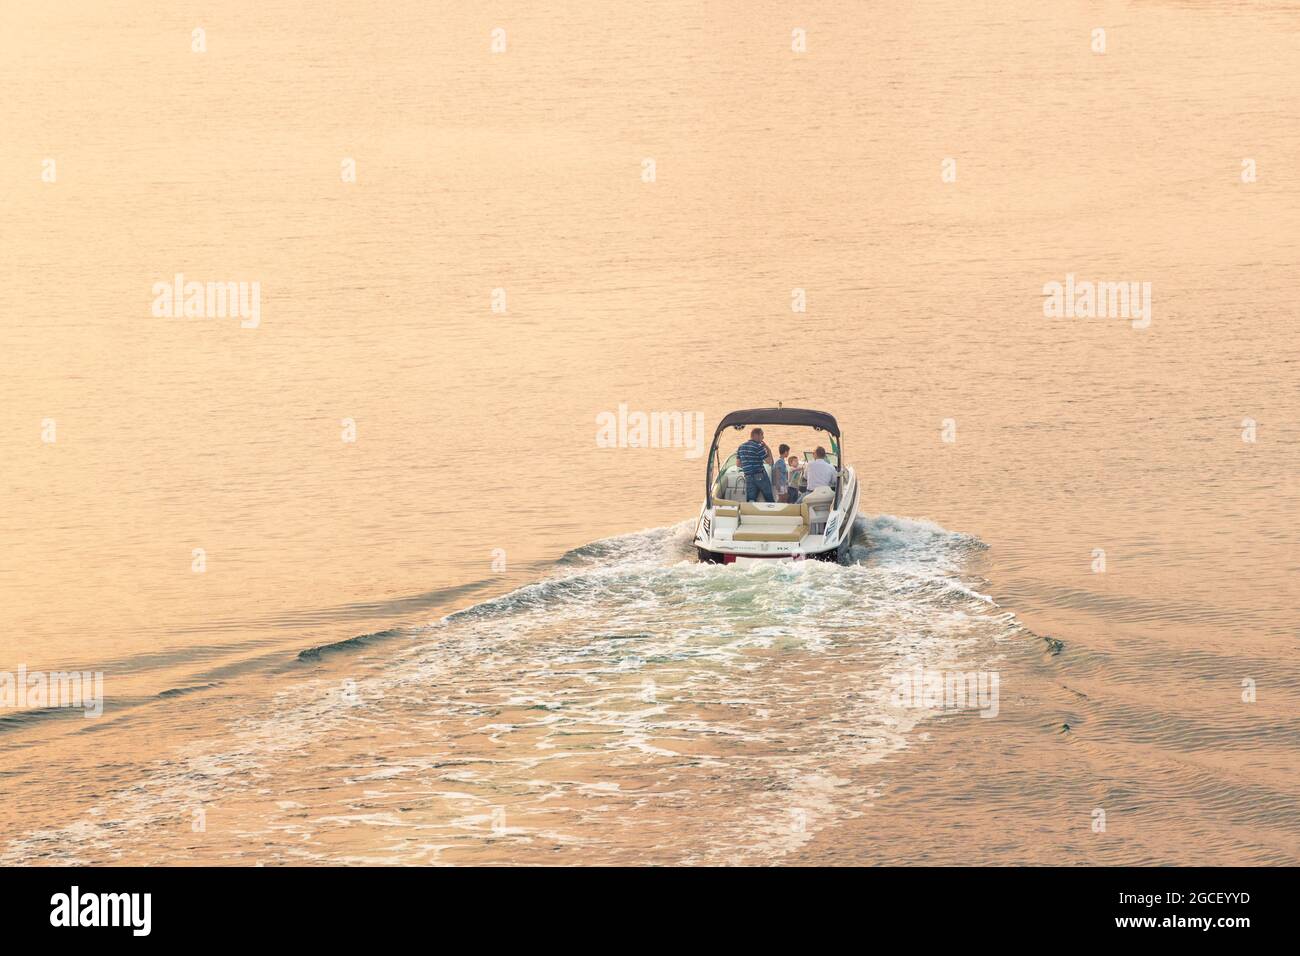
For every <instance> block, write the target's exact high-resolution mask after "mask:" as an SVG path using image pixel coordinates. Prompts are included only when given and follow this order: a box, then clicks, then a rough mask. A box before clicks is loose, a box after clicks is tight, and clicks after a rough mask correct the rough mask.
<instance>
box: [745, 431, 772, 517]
mask: <svg viewBox="0 0 1300 956" xmlns="http://www.w3.org/2000/svg"><path fill="white" fill-rule="evenodd" d="M736 464H738V465H740V470H741V471H743V472H744V473H745V500H746V501H757V500H758V496H759V495H760V494H761V495H762V496H763V498H764V500H765V501H775V500H776V499H775V498H773V497H772V479H771V478H769V477H768V476H767V472H766V471H765V470H764V468H763V465H765V464H767V465H770V464H772V449H770V448H768V447H767V444H766V443H765V442H764V441H763V429H761V428H755V429H754V430H753V431H751V432H750V433H749V441H747V442H745V443H744V444H743V445H741V446H740V447H739V448H737V449H736Z"/></svg>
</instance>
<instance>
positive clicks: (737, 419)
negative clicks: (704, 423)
mask: <svg viewBox="0 0 1300 956" xmlns="http://www.w3.org/2000/svg"><path fill="white" fill-rule="evenodd" d="M746 425H809V426H811V427H813V428H819V429H821V430H822V431H824V432H829V433H830V434H832V435H834V436H835V437H836V438H839V437H840V426H839V423H837V422H836V421H835V416H834V415H831V414H830V413H829V412H818V411H814V410H813V409H811V408H742V409H741V410H740V411H738V412H732V413H731V414H730V415H727V416H726V417H724V418H723V419H722V421H720V422H718V428H717V430H716V431H715V432H714V433H713V444H714V445H716V444H717V443H718V436H719V435H721V434H722V432H723V429H726V428H728V427H730V428H744V427H745V426H746Z"/></svg>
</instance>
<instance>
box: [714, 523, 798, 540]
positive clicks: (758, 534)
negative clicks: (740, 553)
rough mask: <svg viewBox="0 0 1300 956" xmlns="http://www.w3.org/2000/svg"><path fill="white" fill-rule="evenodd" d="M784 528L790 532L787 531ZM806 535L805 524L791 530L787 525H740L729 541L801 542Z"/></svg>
mask: <svg viewBox="0 0 1300 956" xmlns="http://www.w3.org/2000/svg"><path fill="white" fill-rule="evenodd" d="M786 528H789V529H790V530H788V531H787V530H785V529H786ZM807 533H808V526H807V525H806V524H798V525H795V526H794V527H793V528H791V527H790V525H788V524H780V525H757V526H755V525H750V524H742V525H741V526H740V527H739V528H737V529H736V532H735V534H733V535H732V536H731V539H732V540H733V541H802V540H803V536H804V535H806V534H807Z"/></svg>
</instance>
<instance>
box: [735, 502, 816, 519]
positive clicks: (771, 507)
mask: <svg viewBox="0 0 1300 956" xmlns="http://www.w3.org/2000/svg"><path fill="white" fill-rule="evenodd" d="M740 513H741V514H742V515H784V516H786V517H789V518H793V517H796V516H798V515H802V514H803V513H804V512H803V510H802V509H801V508H800V507H799V505H784V504H768V503H767V502H765V501H746V502H744V503H743V504H741V506H740Z"/></svg>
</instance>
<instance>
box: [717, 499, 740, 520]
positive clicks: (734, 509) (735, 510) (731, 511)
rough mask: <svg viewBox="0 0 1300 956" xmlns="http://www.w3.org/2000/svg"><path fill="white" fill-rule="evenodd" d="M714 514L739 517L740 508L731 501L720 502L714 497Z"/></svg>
mask: <svg viewBox="0 0 1300 956" xmlns="http://www.w3.org/2000/svg"><path fill="white" fill-rule="evenodd" d="M713 514H714V516H715V517H718V518H739V517H740V508H739V506H737V505H733V504H731V503H730V502H720V501H718V500H717V499H714V506H713Z"/></svg>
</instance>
